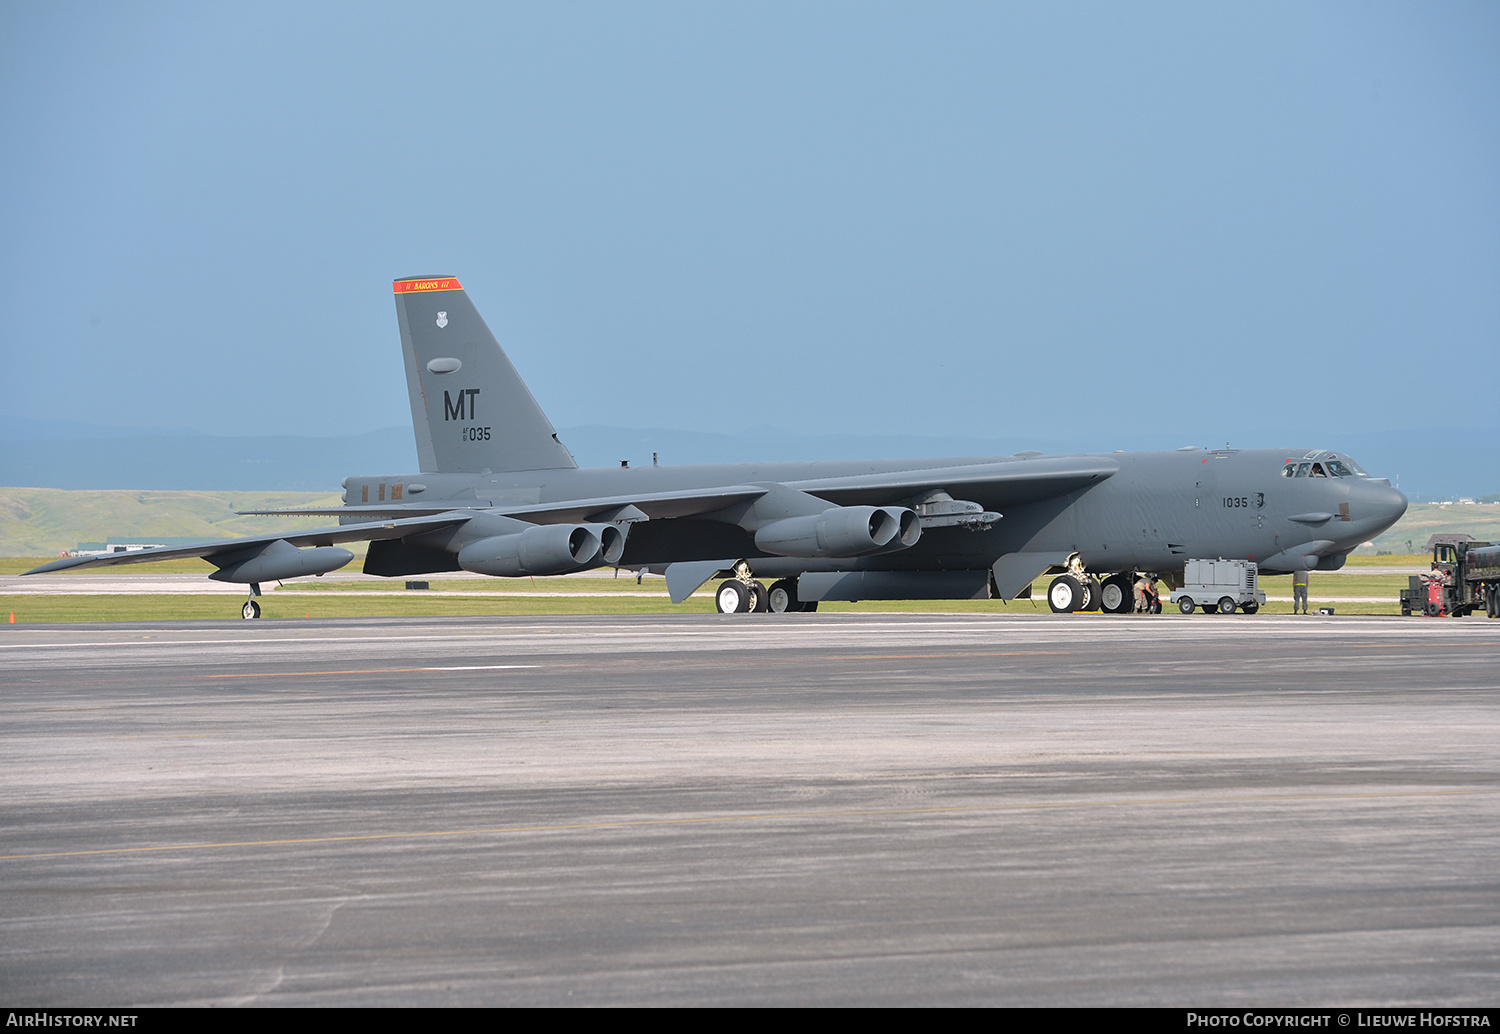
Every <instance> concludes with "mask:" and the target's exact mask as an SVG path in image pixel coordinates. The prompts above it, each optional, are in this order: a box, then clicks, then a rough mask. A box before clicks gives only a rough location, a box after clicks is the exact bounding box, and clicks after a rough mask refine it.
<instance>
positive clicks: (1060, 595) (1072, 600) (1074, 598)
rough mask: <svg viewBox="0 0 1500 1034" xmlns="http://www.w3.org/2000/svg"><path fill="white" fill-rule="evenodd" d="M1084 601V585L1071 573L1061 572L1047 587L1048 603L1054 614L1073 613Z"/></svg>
mask: <svg viewBox="0 0 1500 1034" xmlns="http://www.w3.org/2000/svg"><path fill="white" fill-rule="evenodd" d="M1082 602H1083V585H1082V584H1080V582H1079V581H1078V579H1077V578H1074V577H1073V576H1072V575H1070V574H1060V575H1058V576H1057V577H1056V578H1054V579H1052V584H1051V585H1050V586H1048V587H1047V605H1048V606H1049V607H1051V608H1052V613H1054V614H1071V613H1073V611H1075V610H1077V609H1078V605H1079V604H1080V603H1082Z"/></svg>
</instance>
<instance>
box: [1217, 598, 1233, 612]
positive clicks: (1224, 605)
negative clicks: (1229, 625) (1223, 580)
mask: <svg viewBox="0 0 1500 1034" xmlns="http://www.w3.org/2000/svg"><path fill="white" fill-rule="evenodd" d="M1219 613H1220V614H1233V613H1234V600H1232V599H1230V598H1229V597H1228V596H1225V597H1224V598H1223V599H1221V600H1219Z"/></svg>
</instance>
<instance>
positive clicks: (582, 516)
mask: <svg viewBox="0 0 1500 1034" xmlns="http://www.w3.org/2000/svg"><path fill="white" fill-rule="evenodd" d="M920 462H921V465H920V466H914V467H912V468H911V469H908V470H896V471H882V472H876V473H870V474H855V475H836V476H832V477H826V478H810V479H805V480H800V481H788V482H786V483H785V485H786V487H787V488H791V489H795V490H797V491H800V492H806V493H807V494H809V495H815V496H818V497H819V498H822V499H827V500H828V501H829V502H830V503H835V504H837V505H840V506H855V505H885V504H890V503H895V502H900V501H901V500H903V499H907V498H910V497H911V496H914V495H917V494H919V493H921V492H924V491H930V490H933V489H947V490H949V491H953V490H955V489H959V490H969V489H982V490H984V494H985V497H986V501H987V502H991V503H997V504H1002V505H1008V506H1019V505H1022V504H1024V503H1030V502H1036V501H1037V500H1039V499H1048V498H1051V497H1052V496H1058V495H1064V494H1066V493H1068V492H1071V491H1075V490H1076V489H1080V488H1087V487H1089V486H1090V485H1094V484H1097V483H1099V482H1100V481H1103V480H1105V479H1106V478H1109V477H1111V476H1113V475H1114V474H1115V472H1116V471H1118V470H1119V469H1120V466H1119V464H1118V463H1116V462H1115V461H1114V460H1111V459H1109V458H1107V457H1104V456H1047V457H1038V458H1036V459H1025V458H1006V459H1000V460H987V461H985V462H982V463H974V462H972V461H970V462H961V463H952V464H948V463H945V462H943V461H934V460H924V461H920ZM769 490H770V489H769V487H768V486H767V485H763V484H761V485H724V486H718V487H714V488H709V489H688V490H683V491H676V492H651V493H643V494H639V495H616V496H598V497H594V498H588V499H563V500H557V501H555V502H538V503H508V502H505V501H503V500H488V499H476V500H475V501H474V503H473V504H472V508H473V509H475V510H483V511H485V512H488V513H498V514H502V515H504V516H506V517H515V518H517V519H519V520H523V521H530V522H532V523H534V524H565V523H569V522H572V521H596V522H603V521H630V520H646V519H652V520H662V519H666V518H672V517H696V516H701V515H704V514H709V513H713V512H715V511H718V510H723V509H725V508H727V507H730V506H733V505H735V504H736V503H743V502H749V501H751V500H754V499H757V498H759V497H761V496H763V495H765V494H766V493H767V492H768V491H769ZM481 491H482V489H481ZM239 512H240V513H243V514H246V515H255V516H276V517H308V516H328V517H360V516H367V517H369V518H371V519H378V518H385V519H410V518H414V517H418V516H425V515H436V514H441V513H443V512H445V511H444V510H440V509H438V508H437V507H436V506H425V505H423V504H421V503H401V504H391V503H384V504H378V505H360V504H354V505H349V506H330V507H326V508H320V509H306V510H242V511H239ZM348 527H353V525H349V526H348Z"/></svg>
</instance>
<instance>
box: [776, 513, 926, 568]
mask: <svg viewBox="0 0 1500 1034" xmlns="http://www.w3.org/2000/svg"><path fill="white" fill-rule="evenodd" d="M921 535H922V526H921V522H920V521H919V520H918V519H917V515H916V513H915V512H914V511H912V510H908V509H906V508H905V507H901V506H835V507H832V508H830V509H827V510H824V511H823V512H822V513H819V514H810V515H808V516H805V517H788V518H786V519H785V520H780V521H772V522H771V523H770V524H767V525H766V526H765V527H763V528H761V529H760V530H759V531H757V532H756V533H755V545H756V548H757V549H760V550H762V551H763V552H766V553H775V554H777V555H778V556H794V557H809V558H812V557H855V556H864V555H866V554H868V553H878V552H884V551H890V550H896V549H905V548H906V547H908V546H912V545H915V544H916V541H917V539H918V538H920V537H921Z"/></svg>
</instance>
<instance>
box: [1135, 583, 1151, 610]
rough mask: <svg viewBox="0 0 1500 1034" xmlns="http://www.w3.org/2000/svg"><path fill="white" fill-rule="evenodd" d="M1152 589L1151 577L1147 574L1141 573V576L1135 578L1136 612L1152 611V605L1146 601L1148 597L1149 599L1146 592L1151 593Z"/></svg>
mask: <svg viewBox="0 0 1500 1034" xmlns="http://www.w3.org/2000/svg"><path fill="white" fill-rule="evenodd" d="M1150 591H1151V579H1150V578H1147V577H1146V576H1145V575H1141V576H1140V577H1139V578H1137V579H1136V580H1135V612H1136V613H1137V614H1147V613H1150V611H1149V609H1148V608H1149V606H1150V605H1149V604H1148V603H1147V602H1146V599H1147V596H1146V594H1147V593H1149V592H1150Z"/></svg>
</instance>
